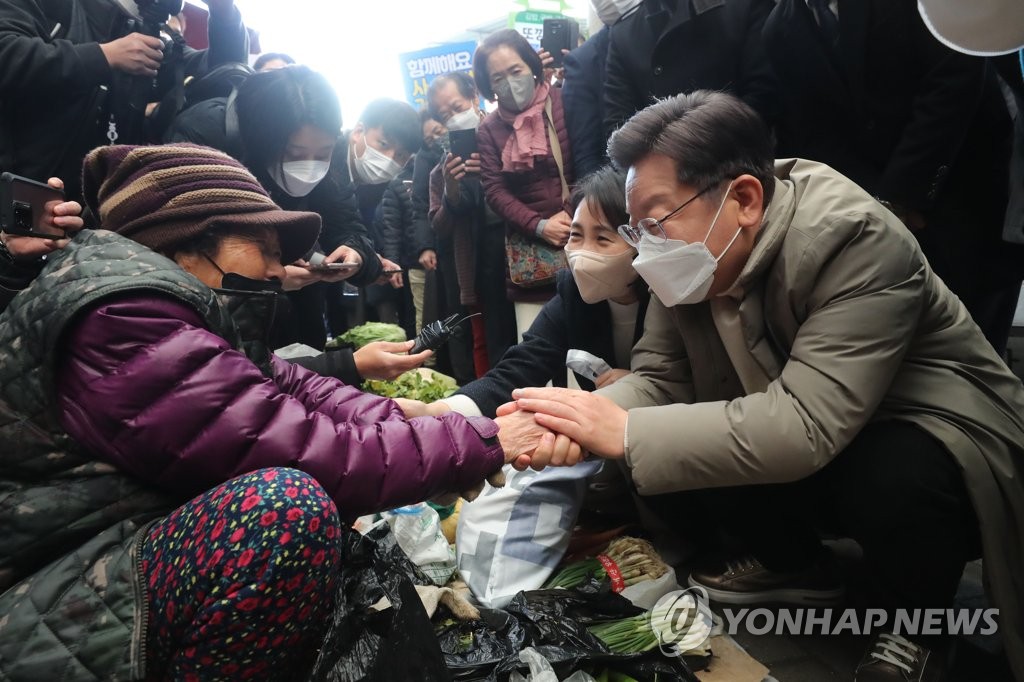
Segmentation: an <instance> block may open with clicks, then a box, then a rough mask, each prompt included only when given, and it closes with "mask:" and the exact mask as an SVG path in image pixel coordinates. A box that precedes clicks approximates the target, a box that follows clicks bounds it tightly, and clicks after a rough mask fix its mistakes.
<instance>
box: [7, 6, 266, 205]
mask: <svg viewBox="0 0 1024 682" xmlns="http://www.w3.org/2000/svg"><path fill="white" fill-rule="evenodd" d="M128 21H129V17H128V15H127V14H126V13H125V12H124V11H123V10H122V9H121V8H120V6H119V4H118V2H117V1H116V0H66V1H62V2H45V1H43V0H11V1H10V2H4V3H2V4H0V64H2V65H3V67H2V68H0V93H2V95H0V168H2V169H3V170H5V171H11V172H13V173H17V174H18V175H23V176H26V177H29V178H33V179H36V180H40V181H45V180H46V179H47V178H49V177H51V176H56V177H59V178H61V179H62V180H64V186H65V193H66V194H67V196H68V197H71V198H77V197H78V196H79V183H80V180H81V176H82V159H83V158H84V157H85V155H86V153H87V152H88V151H89V150H91V149H92V148H93V147H96V146H98V145H101V144H108V143H109V140H108V139H107V133H108V127H109V126H108V122H109V112H110V108H111V106H112V105H114V103H115V100H117V101H127V93H126V92H125V91H126V89H127V88H128V87H130V85H131V81H132V79H131V78H129V77H128V76H126V75H125V74H120V73H117V72H115V71H113V70H112V69H111V68H110V66H109V64H108V63H107V59H106V57H105V56H104V55H103V51H102V50H101V49H100V43H106V42H109V41H111V40H114V39H117V38H120V37H122V36H124V35H127V34H128V33H129V32H130V30H129V29H128ZM58 24H59V28H58ZM55 30H56V33H54V31H55ZM209 37H210V41H209V42H210V49H209V50H201V51H197V50H192V49H191V48H186V49H185V52H184V54H183V56H182V64H183V67H182V68H183V72H184V75H186V76H190V75H192V76H194V75H202V74H203V73H205V72H206V71H208V70H209V69H211V68H213V67H215V66H217V65H219V64H223V63H226V62H245V61H246V59H247V56H248V53H249V36H248V33H247V32H246V29H245V26H244V24H243V23H242V18H241V14H239V12H238V10H237V9H235V10H234V11H233V12H232V14H231V17H230V18H228V19H227V20H226V21H218V20H217V19H216V18H211V21H210V24H209ZM176 71H177V69H176V68H175V67H174V64H172V63H171V59H170V58H169V57H168V55H166V54H165V60H164V62H163V68H161V69H160V72H159V75H158V79H157V87H156V89H155V90H154V96H153V97H154V101H155V100H158V99H159V98H160V97H162V96H163V93H165V92H167V91H168V90H169V89H170V88H171V87H172V86H173V85H174V77H175V72H176ZM126 133H127V131H126V130H125V129H123V128H122V129H121V130H120V135H121V137H120V138H119V140H118V141H119V142H120V143H121V144H125V143H135V144H139V143H143V142H145V140H142V139H135V140H132V139H128V138H127V137H126Z"/></svg>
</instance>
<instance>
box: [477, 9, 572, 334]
mask: <svg viewBox="0 0 1024 682" xmlns="http://www.w3.org/2000/svg"><path fill="white" fill-rule="evenodd" d="M473 66H474V69H475V73H474V78H475V79H476V83H477V87H478V88H479V90H480V92H481V93H482V94H483V95H484V96H485V97H486V98H487V99H489V100H491V101H492V102H493V101H496V102H497V103H498V108H497V110H496V111H494V112H492V113H491V114H490V115H488V116H487V118H486V119H484V121H483V123H481V124H480V128H479V131H478V142H477V143H478V146H479V149H480V173H481V180H482V182H483V186H484V192H485V194H486V196H487V201H488V203H489V204H490V206H491V207H492V208H493V209H494V210H495V212H497V213H498V215H500V216H501V217H502V218H503V219H504V220H505V229H506V235H508V236H509V237H513V236H518V237H519V238H521V239H522V240H525V245H526V246H525V247H524V250H525V249H526V248H528V247H529V244H530V243H531V242H542V243H543V244H546V245H548V246H550V247H554V248H555V249H560V248H562V247H563V246H565V244H566V242H568V240H569V225H570V223H571V219H570V217H569V214H568V213H567V212H566V211H565V208H564V206H565V204H566V203H567V200H568V199H569V187H570V186H571V185H572V182H573V180H574V178H573V175H572V151H571V149H570V147H569V135H568V133H567V132H566V128H565V116H564V112H563V109H562V94H561V91H560V90H559V89H558V88H552V87H551V86H550V85H549V84H548V83H547V81H546V80H545V78H544V68H543V65H542V63H541V59H540V57H539V56H538V55H537V53H535V52H534V51H533V48H531V47H530V44H529V43H528V42H526V39H525V38H523V36H521V35H520V34H519V33H517V32H516V31H514V30H512V29H507V30H504V31H498V32H497V33H492V34H491V35H489V36H488V37H487V38H486V39H484V41H483V43H481V44H480V47H478V48H477V51H476V54H475V55H474V56H473ZM506 290H507V293H508V297H509V298H510V299H511V300H512V301H514V302H515V304H516V324H517V326H518V328H519V333H520V337H521V335H522V333H523V332H524V331H525V330H526V329H528V328H529V326H530V324H531V323H532V322H533V320H534V318H536V316H537V315H538V314H539V313H540V309H541V306H542V305H543V303H544V301H546V300H548V299H549V298H551V296H552V295H554V286H553V285H550V284H549V285H544V286H536V285H533V284H532V283H531V282H521V283H520V284H519V285H517V284H515V283H514V282H513V281H512V280H511V278H510V277H509V278H507V279H506Z"/></svg>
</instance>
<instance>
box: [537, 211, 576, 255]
mask: <svg viewBox="0 0 1024 682" xmlns="http://www.w3.org/2000/svg"><path fill="white" fill-rule="evenodd" d="M571 230H572V216H570V215H569V214H568V213H566V212H565V211H559V212H558V213H556V214H555V215H553V216H551V217H550V218H548V221H547V223H545V224H544V231H543V232H542V233H541V235H540V236H541V238H542V239H543V240H544V241H546V242H547V243H548V244H551V246H554V247H555V248H556V249H560V248H562V247H564V246H565V245H566V244H568V243H569V232H570V231H571Z"/></svg>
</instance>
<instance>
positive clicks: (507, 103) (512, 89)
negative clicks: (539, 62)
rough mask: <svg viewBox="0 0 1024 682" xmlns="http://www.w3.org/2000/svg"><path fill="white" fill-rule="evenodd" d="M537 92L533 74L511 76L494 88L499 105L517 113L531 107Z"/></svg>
mask: <svg viewBox="0 0 1024 682" xmlns="http://www.w3.org/2000/svg"><path fill="white" fill-rule="evenodd" d="M536 91H537V83H536V81H534V79H533V74H532V73H524V74H523V75H521V76H509V77H508V78H506V79H505V80H503V81H501V82H500V83H498V85H497V86H495V88H494V94H495V95H497V97H498V104H500V105H501V107H502V108H503V109H507V110H508V111H516V112H519V111H522V110H523V109H525V108H526V107H528V106H530V102H532V101H533V95H534V93H535V92H536Z"/></svg>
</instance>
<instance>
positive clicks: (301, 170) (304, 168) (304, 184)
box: [267, 161, 331, 197]
mask: <svg viewBox="0 0 1024 682" xmlns="http://www.w3.org/2000/svg"><path fill="white" fill-rule="evenodd" d="M330 167H331V162H330V161H286V162H284V163H282V164H274V165H271V166H269V167H268V168H267V172H269V173H270V177H272V178H273V179H274V182H276V183H277V186H278V187H280V188H281V189H283V190H284V191H285V194H288V195H289V196H293V197H304V196H306V195H307V194H309V193H310V192H312V191H313V188H314V187H316V186H317V185H319V184H320V181H321V180H323V179H324V178H325V177H326V176H327V171H328V169H329V168H330Z"/></svg>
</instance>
